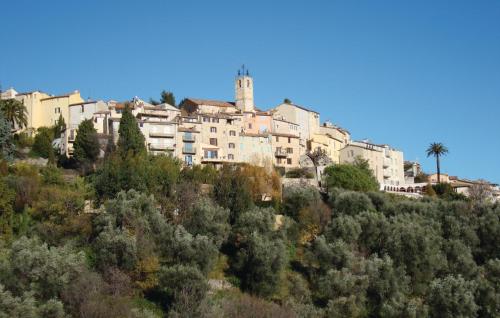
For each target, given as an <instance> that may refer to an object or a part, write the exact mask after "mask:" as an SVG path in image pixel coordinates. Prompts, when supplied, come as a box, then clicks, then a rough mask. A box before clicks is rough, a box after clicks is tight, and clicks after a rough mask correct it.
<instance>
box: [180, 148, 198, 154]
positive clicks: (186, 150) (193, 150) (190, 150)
mask: <svg viewBox="0 0 500 318" xmlns="http://www.w3.org/2000/svg"><path fill="white" fill-rule="evenodd" d="M182 153H185V154H191V155H194V154H196V148H192V147H182Z"/></svg>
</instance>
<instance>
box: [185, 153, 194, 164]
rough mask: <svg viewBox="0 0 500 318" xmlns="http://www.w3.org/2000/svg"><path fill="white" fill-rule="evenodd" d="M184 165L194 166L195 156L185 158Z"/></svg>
mask: <svg viewBox="0 0 500 318" xmlns="http://www.w3.org/2000/svg"><path fill="white" fill-rule="evenodd" d="M184 163H185V164H186V165H188V166H192V165H193V156H191V155H186V156H184Z"/></svg>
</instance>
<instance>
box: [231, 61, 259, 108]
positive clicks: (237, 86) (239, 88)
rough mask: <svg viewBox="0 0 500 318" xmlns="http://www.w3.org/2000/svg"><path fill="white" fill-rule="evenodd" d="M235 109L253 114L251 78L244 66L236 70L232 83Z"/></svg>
mask: <svg viewBox="0 0 500 318" xmlns="http://www.w3.org/2000/svg"><path fill="white" fill-rule="evenodd" d="M234 91H235V100H236V107H237V108H238V109H239V110H241V111H243V112H253V111H254V104H253V78H252V77H251V76H250V74H249V72H248V69H245V65H243V66H242V67H241V69H240V70H238V75H237V76H236V79H235V81H234Z"/></svg>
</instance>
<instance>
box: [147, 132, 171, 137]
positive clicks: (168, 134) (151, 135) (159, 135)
mask: <svg viewBox="0 0 500 318" xmlns="http://www.w3.org/2000/svg"><path fill="white" fill-rule="evenodd" d="M149 137H157V138H174V134H171V133H162V132H153V131H150V132H149Z"/></svg>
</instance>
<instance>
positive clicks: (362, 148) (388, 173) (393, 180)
mask: <svg viewBox="0 0 500 318" xmlns="http://www.w3.org/2000/svg"><path fill="white" fill-rule="evenodd" d="M357 158H361V159H365V160H367V161H368V164H369V165H370V168H371V169H372V170H373V174H374V175H375V178H377V181H378V182H379V184H380V188H381V189H384V186H399V185H404V184H405V178H404V159H403V153H402V152H401V151H399V150H396V149H393V148H391V147H389V146H388V145H376V144H372V143H369V142H367V141H351V142H349V144H347V145H346V146H345V147H344V148H343V149H341V150H340V162H341V163H353V162H355V160H356V159H357Z"/></svg>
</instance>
